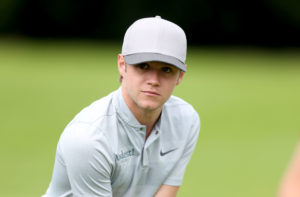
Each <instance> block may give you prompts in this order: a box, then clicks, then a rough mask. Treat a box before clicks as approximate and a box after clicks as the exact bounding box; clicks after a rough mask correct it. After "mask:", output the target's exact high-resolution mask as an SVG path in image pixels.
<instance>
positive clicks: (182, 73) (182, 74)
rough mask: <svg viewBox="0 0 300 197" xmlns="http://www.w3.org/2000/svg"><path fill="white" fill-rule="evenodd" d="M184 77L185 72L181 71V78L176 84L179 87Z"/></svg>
mask: <svg viewBox="0 0 300 197" xmlns="http://www.w3.org/2000/svg"><path fill="white" fill-rule="evenodd" d="M183 76H184V72H183V71H180V74H179V77H178V80H177V82H176V85H179V84H180V83H181V81H182V79H183Z"/></svg>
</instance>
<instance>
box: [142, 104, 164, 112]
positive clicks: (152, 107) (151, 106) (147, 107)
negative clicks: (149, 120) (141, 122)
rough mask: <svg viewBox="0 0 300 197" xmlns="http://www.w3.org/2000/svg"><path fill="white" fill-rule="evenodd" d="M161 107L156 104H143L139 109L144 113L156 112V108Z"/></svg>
mask: <svg viewBox="0 0 300 197" xmlns="http://www.w3.org/2000/svg"><path fill="white" fill-rule="evenodd" d="M160 106H161V105H159V104H157V103H143V104H141V105H140V107H141V108H142V109H144V110H146V111H153V110H156V109H158V108H160Z"/></svg>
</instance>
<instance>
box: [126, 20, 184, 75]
mask: <svg viewBox="0 0 300 197" xmlns="http://www.w3.org/2000/svg"><path fill="white" fill-rule="evenodd" d="M186 50H187V41H186V36H185V33H184V31H183V30H182V29H181V28H180V27H179V26H178V25H176V24H174V23H172V22H170V21H167V20H164V19H162V18H161V17H160V16H156V17H149V18H142V19H139V20H137V21H135V22H134V23H133V24H132V25H131V26H130V27H129V28H128V29H127V31H126V33H125V36H124V41H123V46H122V55H123V56H124V59H125V62H126V63H127V64H132V65H134V64H140V63H144V62H153V61H158V62H164V63H168V64H171V65H174V66H175V67H177V68H179V69H180V70H182V71H186V65H185V59H186Z"/></svg>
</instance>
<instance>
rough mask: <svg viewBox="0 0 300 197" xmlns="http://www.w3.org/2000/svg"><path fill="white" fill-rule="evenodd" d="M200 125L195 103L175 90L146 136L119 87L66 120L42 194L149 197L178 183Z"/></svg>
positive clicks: (53, 195)
mask: <svg viewBox="0 0 300 197" xmlns="http://www.w3.org/2000/svg"><path fill="white" fill-rule="evenodd" d="M199 128H200V120H199V116H198V114H197V112H196V111H195V110H194V108H193V107H192V106H191V105H189V104H188V103H186V102H185V101H183V100H182V99H179V98H177V97H175V96H171V97H170V98H169V100H168V101H167V102H166V103H165V104H164V107H163V109H162V113H161V116H160V119H159V121H158V122H157V123H156V125H155V127H154V129H153V131H152V132H151V134H150V136H149V137H148V138H147V140H145V134H146V127H145V126H144V125H141V124H140V123H139V122H138V121H137V119H136V118H135V117H134V115H133V114H132V113H131V111H130V110H129V108H128V107H127V105H126V103H125V101H124V99H123V97H122V92H121V88H120V89H118V90H117V91H115V92H112V93H111V94H109V95H108V96H106V97H104V98H102V99H100V100H98V101H95V102H94V103H92V104H91V105H90V106H88V107H86V108H85V109H83V110H82V111H81V112H80V113H79V114H78V115H77V116H76V117H75V118H74V119H73V120H72V121H71V122H70V123H69V124H68V125H67V127H66V128H65V130H64V132H63V133H62V135H61V137H60V140H59V142H58V146H57V151H56V159H55V165H54V170H53V176H52V180H51V183H50V185H49V188H48V190H47V192H46V194H45V195H44V197H63V196H89V197H92V196H101V197H104V196H105V197H106V196H113V197H151V196H153V195H154V194H155V192H156V191H157V190H158V189H159V187H160V186H161V185H162V184H166V185H172V186H179V185H181V183H182V179H183V175H184V171H185V168H186V166H187V164H188V162H189V160H190V158H191V155H192V152H193V150H194V148H195V145H196V142H197V138H198V133H199Z"/></svg>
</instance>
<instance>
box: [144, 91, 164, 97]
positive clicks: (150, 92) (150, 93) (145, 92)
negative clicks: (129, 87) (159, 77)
mask: <svg viewBox="0 0 300 197" xmlns="http://www.w3.org/2000/svg"><path fill="white" fill-rule="evenodd" d="M142 93H144V94H146V95H148V96H160V94H158V93H157V92H153V91H142Z"/></svg>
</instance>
